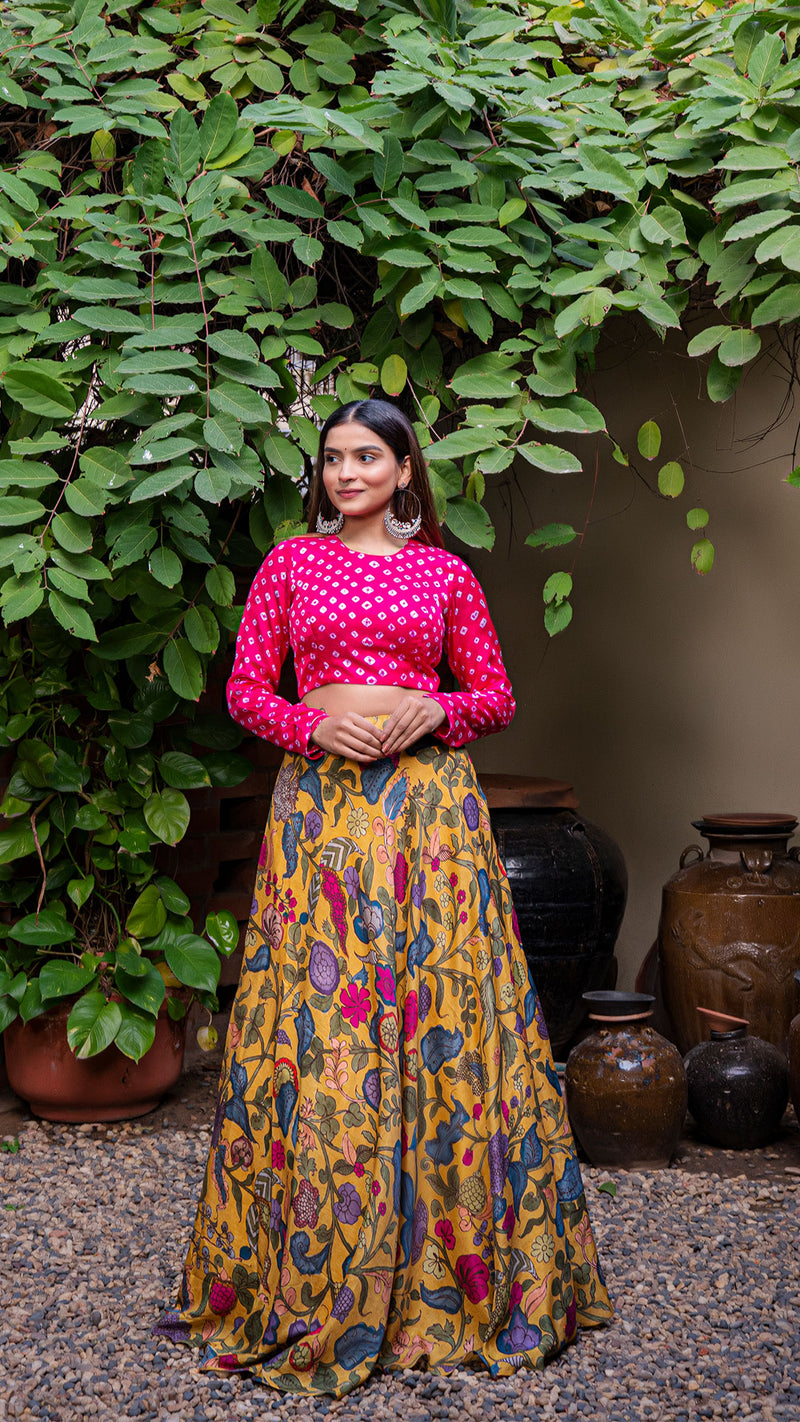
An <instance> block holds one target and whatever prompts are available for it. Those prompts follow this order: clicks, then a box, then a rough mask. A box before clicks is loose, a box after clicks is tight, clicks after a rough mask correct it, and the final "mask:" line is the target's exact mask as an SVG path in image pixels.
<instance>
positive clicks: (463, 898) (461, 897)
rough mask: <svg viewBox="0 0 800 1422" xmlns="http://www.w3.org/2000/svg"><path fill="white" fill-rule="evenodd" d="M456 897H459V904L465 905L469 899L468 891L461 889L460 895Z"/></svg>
mask: <svg viewBox="0 0 800 1422" xmlns="http://www.w3.org/2000/svg"><path fill="white" fill-rule="evenodd" d="M456 897H457V899H458V902H459V903H460V904H463V903H464V902H465V901H466V897H467V893H466V890H465V889H459V891H458V894H457V895H456Z"/></svg>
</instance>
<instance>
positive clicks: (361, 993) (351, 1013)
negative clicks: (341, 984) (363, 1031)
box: [339, 983, 372, 1027]
mask: <svg viewBox="0 0 800 1422" xmlns="http://www.w3.org/2000/svg"><path fill="white" fill-rule="evenodd" d="M339 1002H340V1003H341V1008H342V1016H343V1017H346V1018H347V1020H348V1022H351V1023H352V1025H353V1026H354V1027H360V1026H361V1023H362V1022H366V1020H367V1018H368V1017H369V1012H370V1007H371V1005H372V1004H371V1002H370V996H369V991H368V990H367V988H365V987H358V985H357V984H356V983H351V984H350V986H349V987H346V988H343V989H342V991H341V992H340V994H339Z"/></svg>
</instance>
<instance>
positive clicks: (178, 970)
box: [164, 933, 221, 992]
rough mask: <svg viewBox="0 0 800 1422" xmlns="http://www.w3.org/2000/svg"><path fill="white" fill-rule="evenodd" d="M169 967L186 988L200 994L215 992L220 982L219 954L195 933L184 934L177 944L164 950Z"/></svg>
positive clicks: (169, 945) (172, 944) (168, 945)
mask: <svg viewBox="0 0 800 1422" xmlns="http://www.w3.org/2000/svg"><path fill="white" fill-rule="evenodd" d="M164 957H165V959H166V961H167V967H168V968H171V970H172V972H173V973H174V974H175V976H176V978H177V979H178V981H179V982H181V983H183V984H184V986H185V987H190V988H196V989H197V990H198V991H200V992H215V991H216V988H217V984H218V982H219V975H220V966H221V965H220V960H219V954H218V953H217V950H216V949H215V948H212V946H211V944H210V943H208V942H206V940H205V938H200V937H198V935H197V934H195V933H183V934H180V936H179V937H178V938H177V941H176V942H175V943H169V944H167V946H166V947H165V949H164Z"/></svg>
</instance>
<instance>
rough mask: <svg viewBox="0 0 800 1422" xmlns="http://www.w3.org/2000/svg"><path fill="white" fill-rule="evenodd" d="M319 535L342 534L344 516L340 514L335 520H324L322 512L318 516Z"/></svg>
mask: <svg viewBox="0 0 800 1422" xmlns="http://www.w3.org/2000/svg"><path fill="white" fill-rule="evenodd" d="M316 528H317V533H323V534H328V533H340V532H341V530H342V529H343V528H344V514H343V513H341V512H340V513H338V514H337V515H336V517H335V518H323V517H322V510H321V509H320V511H319V513H318V514H317V523H316Z"/></svg>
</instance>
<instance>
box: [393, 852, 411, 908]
mask: <svg viewBox="0 0 800 1422" xmlns="http://www.w3.org/2000/svg"><path fill="white" fill-rule="evenodd" d="M407 886H408V861H407V860H406V856H405V855H404V854H398V856H397V858H396V859H395V861H394V896H395V898H396V900H397V902H398V903H399V904H401V903H402V902H403V900H404V898H405V896H406V888H407Z"/></svg>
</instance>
